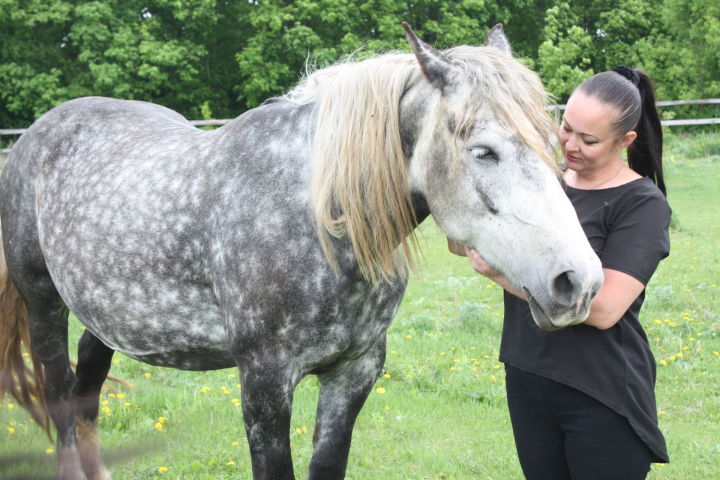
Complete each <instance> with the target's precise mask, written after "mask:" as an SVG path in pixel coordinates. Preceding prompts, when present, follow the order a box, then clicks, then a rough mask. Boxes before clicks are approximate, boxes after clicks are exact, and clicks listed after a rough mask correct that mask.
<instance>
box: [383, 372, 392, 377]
mask: <svg viewBox="0 0 720 480" xmlns="http://www.w3.org/2000/svg"><path fill="white" fill-rule="evenodd" d="M391 377H392V375H390V374H389V373H386V374H385V375H383V378H391Z"/></svg>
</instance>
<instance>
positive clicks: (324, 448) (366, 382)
mask: <svg viewBox="0 0 720 480" xmlns="http://www.w3.org/2000/svg"><path fill="white" fill-rule="evenodd" d="M384 361H385V338H384V337H383V338H382V339H380V340H378V343H377V344H376V345H375V346H374V347H372V348H371V349H370V350H369V351H368V352H366V353H365V354H364V355H363V356H362V357H360V358H358V359H356V360H353V361H352V362H351V363H347V364H344V365H342V366H339V367H338V368H336V369H334V370H332V371H329V372H326V373H322V374H319V375H318V378H319V379H320V398H319V400H318V407H317V415H316V420H315V433H314V434H313V446H314V452H313V456H312V459H311V461H310V474H309V476H308V479H309V480H340V479H343V478H345V470H346V468H347V461H348V455H349V453H350V443H351V441H352V430H353V427H354V425H355V420H356V419H357V416H358V413H360V409H361V408H362V406H363V404H364V403H365V400H366V399H367V397H368V395H369V394H370V391H371V390H372V387H373V385H374V384H375V381H376V380H377V378H378V375H379V374H380V371H381V370H382V366H383V363H384Z"/></svg>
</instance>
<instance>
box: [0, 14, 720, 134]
mask: <svg viewBox="0 0 720 480" xmlns="http://www.w3.org/2000/svg"><path fill="white" fill-rule="evenodd" d="M402 21H407V22H408V23H410V24H411V25H412V26H413V28H414V29H415V31H416V32H417V33H418V34H419V35H420V36H421V37H422V38H424V39H425V40H426V41H428V42H429V43H432V44H434V45H436V46H438V47H439V48H445V47H449V46H452V45H457V44H462V43H470V44H480V43H482V41H483V39H484V37H485V34H486V32H487V30H488V29H489V28H490V27H491V26H492V25H494V24H495V23H503V24H504V25H505V30H506V32H507V34H508V37H509V38H510V40H511V42H512V45H513V50H514V52H515V54H516V56H518V57H522V61H523V62H524V63H526V64H527V65H528V66H530V67H531V68H537V69H538V71H539V72H540V73H541V75H542V77H543V79H544V81H545V83H546V85H547V87H548V89H549V90H550V91H551V92H552V93H553V94H554V95H556V96H557V97H558V99H559V100H561V101H563V100H565V99H566V98H567V96H568V95H569V94H570V92H571V91H572V89H573V88H574V87H575V85H577V83H579V82H580V81H581V80H583V79H584V78H586V77H587V76H589V75H590V74H591V73H593V72H599V71H603V70H607V69H610V68H612V67H613V66H615V65H618V64H625V65H629V66H635V67H640V68H644V69H645V70H646V71H647V72H648V73H649V74H650V75H651V76H652V77H653V78H654V79H655V82H656V86H657V89H658V94H659V98H661V99H686V98H711V97H717V96H720V56H718V55H717V52H718V51H720V4H718V2H717V1H716V0H662V1H660V2H655V1H652V0H602V1H601V0H588V1H583V2H579V1H577V0H502V1H500V0H456V1H452V2H449V1H446V0H415V1H413V2H408V1H405V0H243V1H229V0H94V1H81V0H0V45H2V48H0V85H1V86H2V88H0V126H2V127H5V128H11V127H23V126H27V125H28V124H29V123H31V122H32V121H33V120H34V119H36V118H37V117H38V116H39V115H41V114H42V113H44V112H45V111H47V110H48V109H50V108H52V107H53V106H55V105H57V104H58V103H60V102H62V101H65V100H68V99H70V98H74V97H78V96H83V95H108V96H113V97H119V98H133V99H139V100H147V101H153V102H157V103H160V104H163V105H166V106H168V107H170V108H173V109H175V110H178V111H179V112H181V113H183V114H184V115H186V116H187V117H192V118H201V117H203V116H206V115H207V112H212V114H213V115H214V116H215V117H216V118H227V117H234V116H236V115H238V114H240V113H241V112H242V111H243V110H245V109H247V108H251V107H254V106H256V105H258V104H260V103H261V102H262V101H263V100H264V99H266V98H268V97H270V96H273V95H278V94H281V93H283V92H285V91H287V90H288V89H289V88H291V87H292V86H293V85H295V84H296V83H297V81H298V77H299V76H300V75H302V74H303V72H304V71H305V70H306V69H307V68H308V66H310V67H313V66H318V67H322V66H325V65H328V64H330V63H333V62H335V61H337V60H338V59H341V58H343V57H345V56H347V55H351V54H355V56H356V57H363V56H366V55H371V54H373V53H375V52H378V51H387V50H393V49H400V50H407V45H406V42H405V39H404V35H403V30H402V27H401V22H402ZM716 113H717V112H716V110H714V111H712V112H711V115H714V114H716Z"/></svg>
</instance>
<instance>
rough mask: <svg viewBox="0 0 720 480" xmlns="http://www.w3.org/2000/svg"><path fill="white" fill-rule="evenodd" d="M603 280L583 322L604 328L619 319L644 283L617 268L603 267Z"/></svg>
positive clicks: (639, 292) (637, 295) (640, 290)
mask: <svg viewBox="0 0 720 480" xmlns="http://www.w3.org/2000/svg"><path fill="white" fill-rule="evenodd" d="M603 273H604V275H605V281H604V282H603V286H602V288H600V291H599V292H598V294H597V295H596V296H595V298H594V299H593V301H592V304H590V314H589V315H588V318H587V320H585V323H586V324H587V325H591V326H593V327H595V328H599V329H600V330H605V329H608V328H610V327H612V326H613V325H615V324H616V323H617V322H619V321H620V319H621V318H622V316H623V315H624V314H625V312H627V310H628V308H630V305H632V303H633V302H634V301H635V299H636V298H637V297H639V296H640V294H641V293H642V291H643V289H644V288H645V285H643V283H642V282H641V281H640V280H638V279H637V278H635V277H632V276H630V275H628V274H627V273H623V272H620V271H617V270H611V269H609V268H603Z"/></svg>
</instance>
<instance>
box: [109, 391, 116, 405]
mask: <svg viewBox="0 0 720 480" xmlns="http://www.w3.org/2000/svg"><path fill="white" fill-rule="evenodd" d="M108 397H110V398H115V394H114V393H108ZM108 403H109V402H108Z"/></svg>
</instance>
